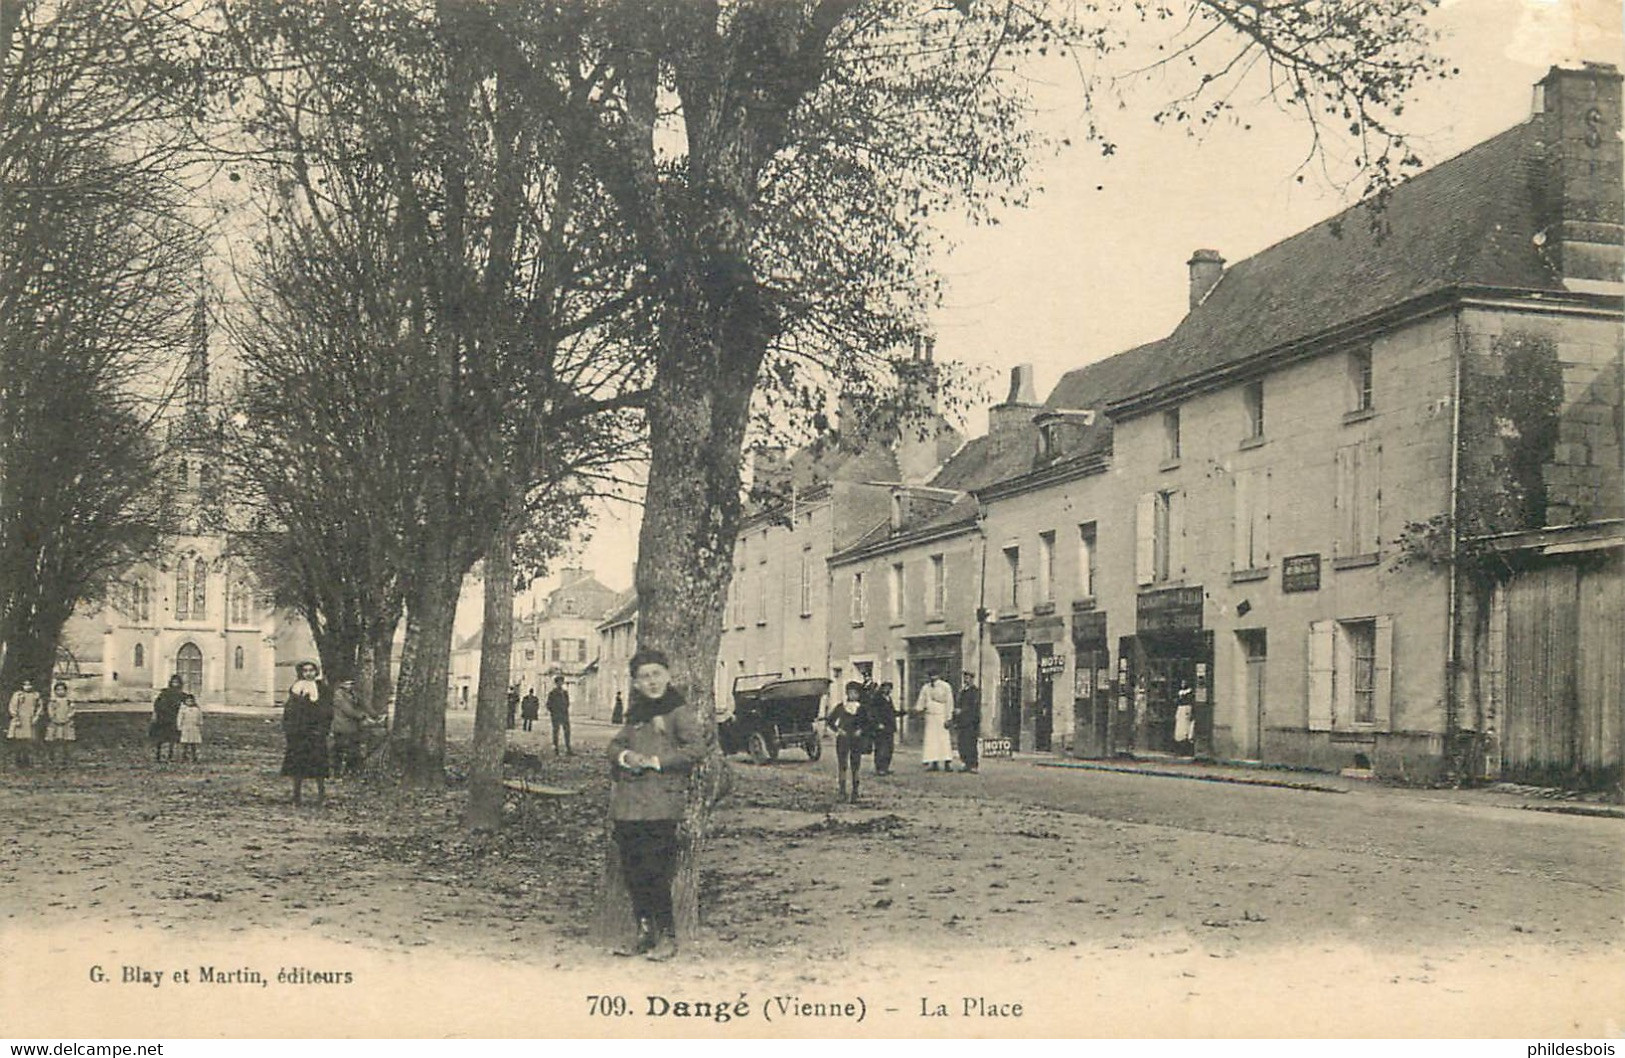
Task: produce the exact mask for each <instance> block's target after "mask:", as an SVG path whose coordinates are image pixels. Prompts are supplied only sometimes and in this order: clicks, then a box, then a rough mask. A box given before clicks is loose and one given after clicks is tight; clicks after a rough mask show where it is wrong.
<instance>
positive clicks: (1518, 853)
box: [0, 714, 1625, 1036]
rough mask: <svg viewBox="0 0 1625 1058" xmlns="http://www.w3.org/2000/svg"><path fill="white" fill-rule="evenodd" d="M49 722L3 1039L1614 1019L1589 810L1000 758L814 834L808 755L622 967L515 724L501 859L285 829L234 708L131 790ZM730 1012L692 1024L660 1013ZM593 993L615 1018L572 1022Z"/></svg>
mask: <svg viewBox="0 0 1625 1058" xmlns="http://www.w3.org/2000/svg"><path fill="white" fill-rule="evenodd" d="M466 724H467V720H466V717H462V716H454V717H453V722H452V727H451V730H452V738H453V754H452V769H453V772H454V773H455V770H456V768H457V767H458V766H459V762H460V760H461V754H462V752H463V749H464V742H463V741H462V740H463V739H464V738H466V735H467V731H466ZM81 727H82V731H83V732H84V736H83V737H84V743H83V744H82V746H81V747H80V748H81V754H80V759H79V761H78V762H77V764H76V765H75V766H74V767H73V768H71V769H68V770H61V771H56V770H50V769H34V770H32V771H29V772H24V773H15V772H8V773H6V774H5V775H4V776H3V784H0V788H3V789H4V791H5V803H6V805H7V808H6V810H5V815H6V817H7V820H8V822H7V825H6V826H5V827H4V828H3V829H0V835H3V836H0V848H3V850H4V851H3V855H0V916H3V918H0V921H3V924H4V932H3V934H0V937H3V939H4V942H5V948H6V949H7V954H8V958H7V959H6V960H5V964H4V969H0V1000H3V1003H4V1008H5V1009H6V1010H7V1011H8V1012H11V1011H16V1012H18V1014H19V1019H20V1020H19V1021H17V1022H16V1028H15V1029H13V1030H10V1031H13V1032H15V1033H17V1034H19V1035H20V1034H39V1035H43V1034H46V1033H52V1034H88V1033H87V1032H86V1030H85V1028H84V1027H83V1026H84V1025H86V1024H87V1023H93V1024H95V1025H96V1026H99V1027H101V1028H103V1029H105V1030H107V1031H114V1030H119V1034H123V1035H133V1034H148V1035H158V1036H186V1035H199V1034H203V1035H211V1034H222V1035H237V1034H243V1033H246V1032H251V1031H254V1030H260V1031H263V1032H266V1033H268V1034H271V1035H280V1034H283V1033H291V1034H309V1035H335V1034H337V1035H350V1034H356V1035H368V1034H385V1035H388V1034H410V1035H424V1034H427V1035H441V1034H455V1035H486V1034H491V1035H546V1034H551V1033H559V1032H565V1033H568V1032H573V1031H583V1032H584V1031H591V1032H595V1033H596V1032H609V1033H612V1034H635V1033H639V1032H650V1031H653V1032H659V1033H662V1034H691V1033H699V1034H704V1033H713V1034H714V1033H726V1034H729V1035H755V1034H772V1033H780V1032H783V1033H787V1034H796V1035H807V1034H815V1035H824V1034H839V1033H850V1032H861V1033H868V1034H874V1035H934V1034H941V1035H972V1036H975V1035H1008V1034H1012V1033H1013V1034H1018V1035H1020V1034H1030V1033H1035V1032H1044V1031H1048V1032H1061V1033H1070V1034H1084V1035H1130V1036H1178V1035H1187V1034H1189V1035H1256V1034H1266V1033H1267V1034H1284V1035H1307V1036H1313V1035H1335V1036H1346V1035H1378V1036H1388V1035H1399V1036H1414V1035H1449V1036H1461V1035H1475V1036H1476V1035H1515V1036H1531V1035H1537V1034H1557V1035H1566V1036H1573V1035H1599V1034H1617V1033H1618V1032H1619V1031H1620V1029H1621V1028H1622V1027H1625V970H1622V967H1625V961H1622V960H1621V959H1620V955H1621V953H1622V952H1621V949H1622V947H1625V945H1622V943H1621V942H1622V940H1625V937H1622V924H1621V913H1622V910H1625V902H1622V900H1621V895H1622V892H1625V881H1622V875H1625V866H1622V865H1625V859H1622V856H1621V851H1622V848H1625V824H1622V823H1621V822H1620V821H1619V820H1614V819H1583V818H1573V817H1566V816H1547V815H1538V814H1535V813H1529V812H1516V811H1510V810H1508V809H1506V808H1504V807H1499V806H1498V805H1497V804H1496V803H1495V802H1494V801H1493V800H1492V799H1489V798H1485V799H1484V800H1483V801H1482V803H1479V802H1474V801H1472V800H1471V799H1469V800H1468V801H1467V803H1463V802H1462V800H1461V799H1459V798H1458V799H1447V798H1430V797H1428V796H1425V795H1420V794H1417V793H1414V792H1406V791H1394V790H1386V789H1380V788H1378V789H1370V790H1362V791H1356V792H1353V793H1346V794H1334V793H1318V792H1307V791H1295V790H1280V789H1261V788H1250V787H1242V786H1221V785H1216V784H1208V783H1194V782H1183V781H1179V780H1172V779H1158V778H1147V777H1143V776H1137V775H1120V774H1114V773H1104V772H1073V771H1062V770H1058V769H1041V768H1035V767H1032V766H1031V765H1029V764H1026V763H1012V762H989V763H988V764H987V765H986V766H985V767H984V770H983V772H982V774H980V775H976V776H970V775H957V774H956V775H927V774H923V773H919V772H917V771H915V770H914V769H911V768H907V767H902V766H901V764H902V762H903V761H905V760H906V753H905V754H901V755H900V767H899V770H898V774H896V775H895V776H892V777H890V778H888V779H884V780H868V779H866V782H865V795H866V796H865V800H864V803H863V804H862V805H860V806H857V807H850V806H842V805H838V804H836V803H835V800H834V797H833V793H834V789H833V788H834V776H833V772H832V770H831V768H832V765H831V762H830V761H829V760H827V759H826V760H824V761H821V762H819V763H818V764H816V765H811V764H806V763H794V762H789V761H786V762H784V763H781V764H779V765H776V766H772V767H766V768H756V767H752V766H750V765H748V764H741V765H738V766H736V774H737V779H738V781H737V784H736V791H735V794H734V796H733V797H732V799H731V800H730V801H729V802H728V803H727V805H726V806H725V807H724V808H723V809H722V811H721V812H720V813H719V818H718V826H717V832H716V834H715V835H714V836H713V838H712V840H711V842H710V844H709V845H708V848H707V851H706V854H705V865H706V867H705V872H704V877H703V884H704V890H703V892H704V898H703V906H704V909H705V918H706V930H705V935H704V936H703V937H702V938H701V940H700V942H699V943H698V944H696V945H693V946H691V947H690V948H689V950H687V951H686V952H685V954H684V958H683V960H682V962H681V963H679V964H671V965H667V966H661V967H656V966H653V965H651V964H647V963H643V962H641V961H626V960H617V959H614V958H612V957H609V956H607V955H604V954H603V953H601V952H599V951H597V950H596V949H595V948H593V947H592V945H591V944H590V943H589V937H588V935H587V933H588V930H587V924H588V922H589V921H590V918H591V910H592V907H593V903H594V900H595V896H596V888H597V882H598V877H599V870H600V860H599V856H600V854H601V850H602V806H603V797H604V789H605V776H604V769H603V766H602V762H601V759H600V757H599V755H598V752H597V749H598V747H599V746H600V745H601V744H602V741H603V739H604V737H605V736H606V734H607V733H606V732H604V731H603V730H602V729H595V728H593V727H591V726H589V725H582V726H581V727H580V729H578V732H577V736H578V743H580V744H581V745H579V747H578V748H579V750H580V755H578V756H576V757H569V758H555V757H553V756H552V754H551V749H550V748H549V747H545V746H544V745H543V742H544V741H545V736H544V735H543V734H542V732H540V731H538V732H533V733H530V734H525V733H516V734H515V736H514V738H513V748H514V750H515V753H516V756H515V758H514V760H513V768H514V771H515V773H516V774H521V773H522V774H527V775H530V776H533V777H534V778H536V779H538V780H539V781H542V782H546V783H548V784H551V785H556V786H561V787H566V788H571V789H576V790H580V791H581V792H580V793H579V794H576V795H573V796H565V797H536V796H522V797H518V798H516V801H515V807H514V811H513V813H512V815H511V816H510V820H509V823H508V825H507V826H505V827H504V829H503V830H502V832H501V833H499V834H496V835H469V834H466V833H465V832H464V831H462V830H461V829H460V827H459V825H458V816H459V812H460V806H461V803H462V800H463V796H464V795H463V793H462V790H461V788H460V785H459V784H457V783H455V782H453V783H452V784H451V785H449V786H448V789H447V790H446V791H445V792H444V793H439V792H436V793H434V794H432V795H430V794H424V795H416V796H412V797H405V798H403V797H401V796H400V795H399V793H398V792H397V791H396V790H394V788H393V787H391V786H389V785H387V784H385V783H384V782H383V781H382V780H379V779H368V780H363V781H359V782H357V781H353V780H345V781H339V782H335V783H333V784H332V796H331V800H330V804H329V806H328V807H327V808H326V809H325V810H321V811H318V810H315V809H312V808H308V807H307V808H302V809H295V808H294V807H293V806H291V805H290V804H289V803H288V790H287V788H286V783H285V781H283V780H279V779H278V778H277V776H276V766H277V763H278V760H279V754H280V737H279V732H278V729H277V727H276V724H275V722H274V718H273V717H272V716H270V715H269V714H268V715H265V716H259V717H256V716H222V717H215V718H212V719H211V725H210V740H211V741H210V744H209V745H208V746H206V747H205V759H204V761H203V763H202V764H201V765H195V766H194V765H182V764H164V765H154V764H153V763H152V762H151V760H150V758H149V757H148V756H147V752H146V750H145V749H144V747H142V746H141V745H140V742H139V736H140V733H141V731H140V721H139V719H138V718H135V717H131V716H122V717H121V716H111V715H109V716H98V717H91V718H87V721H86V722H85V723H83V724H82V725H81ZM788 756H798V755H796V754H787V757H788ZM126 967H133V968H135V969H136V970H137V974H136V977H135V979H134V980H131V981H129V982H128V983H126V982H125V980H124V979H123V978H124V975H125V974H126V970H125V968H126ZM204 967H210V968H211V972H210V974H209V976H211V977H213V978H214V979H215V981H214V983H212V984H209V986H208V987H200V984H199V978H200V976H202V975H203V969H204ZM97 968H100V972H101V973H102V974H103V975H105V976H107V977H109V978H111V979H110V980H107V981H99V980H96V979H95V978H96V975H97ZM180 970H184V972H185V976H186V978H187V979H186V980H184V981H182V980H179V979H178V978H176V977H175V976H174V973H175V972H176V971H180ZM236 971H241V972H240V973H238V974H237V977H236V979H229V980H222V975H225V974H227V973H230V972H236ZM283 971H285V972H283ZM142 972H146V973H149V974H150V973H154V972H156V973H158V974H159V975H160V976H161V977H162V975H164V974H168V975H169V976H168V977H167V978H164V979H163V980H160V982H159V983H158V984H156V985H154V984H152V983H151V982H150V981H148V980H147V979H144V978H142V977H141V976H140V974H141V973H142ZM279 972H282V977H283V980H280V981H279V980H277V977H278V974H279ZM330 973H331V974H348V975H350V980H349V981H347V982H336V981H335V982H330V981H328V980H326V975H328V974H330ZM249 974H252V975H254V976H257V977H258V978H259V981H260V982H263V983H258V982H256V981H255V980H254V979H253V978H252V977H249V976H248V975H249ZM317 975H319V977H318V976H317ZM307 978H309V979H308V980H307ZM165 980H167V984H166V983H164V981H165ZM166 989H167V990H166ZM741 993H744V994H745V996H746V1005H747V1007H748V1008H749V1012H748V1013H747V1014H746V1015H744V1016H738V1015H737V1012H736V1013H733V1014H729V1015H728V1016H727V1020H726V1021H725V1022H722V1021H719V1020H718V1019H717V1018H716V1017H715V1016H714V1011H710V1010H709V1008H707V1013H708V1016H706V1017H688V1018H682V1017H678V1016H677V1015H675V1014H672V1013H671V1011H670V1010H667V1011H665V1012H661V1011H660V1010H659V1007H660V1002H666V1003H667V1004H668V1006H669V1005H670V1003H671V1002H672V1001H673V999H674V998H677V997H680V996H688V997H689V998H690V999H695V998H699V999H702V1000H703V1001H705V1002H707V1003H710V1002H712V1001H714V1000H716V999H717V998H718V997H725V998H727V999H728V1000H729V1002H730V1003H737V1002H738V1001H739V996H740V994H741ZM594 995H598V996H611V997H619V998H620V999H624V1000H625V1002H626V1012H625V1013H617V1012H616V1010H605V1011H601V1012H599V1013H597V1014H595V1013H593V1007H594V1001H593V1000H591V999H590V998H589V997H591V996H594ZM775 995H777V996H781V997H782V996H789V995H797V996H801V997H802V999H801V1000H799V1001H798V1002H810V1003H812V1004H813V1005H812V1006H811V1007H808V1009H817V1010H819V1011H830V1010H834V1011H836V1012H835V1013H827V1012H826V1013H820V1014H818V1015H807V1016H797V1015H793V1014H786V1013H785V1012H784V1010H790V1009H793V1008H794V1007H795V1004H794V1003H785V1002H784V1001H782V1000H781V1001H780V1006H781V1007H783V1008H784V1009H782V1010H780V1011H779V1017H778V1019H777V1020H770V1018H771V1016H772V1013H773V1007H772V1005H771V1003H772V999H771V997H773V996H775ZM650 996H655V997H656V999H657V1000H659V1002H657V1001H656V1000H652V999H650V998H649V997H650ZM841 997H847V999H852V998H855V999H857V1000H859V1001H861V1003H862V1006H863V1014H862V1017H863V1020H862V1021H861V1022H856V1023H855V1016H854V1015H851V1014H848V1013H844V1011H845V1010H846V1007H844V1006H841V1005H840V1003H838V1002H837V1000H841V1002H845V1001H846V1000H842V999H841ZM1018 1004H1019V1005H1020V1007H1021V1013H1020V1014H1019V1015H1016V1014H1013V1013H1012V1012H1011V1011H1012V1008H1013V1007H1015V1006H1016V1005H1018ZM614 1005H615V1006H616V1008H617V1009H619V1004H618V1003H617V1004H614ZM938 1008H940V1009H941V1010H942V1011H943V1013H942V1014H941V1015H940V1016H939V1015H938V1013H937V1011H938ZM673 1009H676V1008H673ZM724 1026H725V1027H724Z"/></svg>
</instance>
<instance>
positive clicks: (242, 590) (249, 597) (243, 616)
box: [227, 573, 254, 625]
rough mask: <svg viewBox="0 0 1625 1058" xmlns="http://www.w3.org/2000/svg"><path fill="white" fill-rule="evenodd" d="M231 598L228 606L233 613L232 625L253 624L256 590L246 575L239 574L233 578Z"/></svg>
mask: <svg viewBox="0 0 1625 1058" xmlns="http://www.w3.org/2000/svg"><path fill="white" fill-rule="evenodd" d="M230 591H231V597H230V601H229V602H228V603H227V606H228V607H229V609H230V612H231V614H230V615H231V623H232V624H234V625H246V624H252V623H253V621H254V589H253V586H252V585H250V584H249V582H248V577H247V575H245V574H242V573H237V574H234V575H233V576H232V578H231V587H230Z"/></svg>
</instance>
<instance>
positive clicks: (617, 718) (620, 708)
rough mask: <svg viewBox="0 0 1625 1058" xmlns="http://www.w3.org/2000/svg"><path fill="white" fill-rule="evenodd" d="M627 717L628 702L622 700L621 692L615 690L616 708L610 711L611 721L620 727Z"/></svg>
mask: <svg viewBox="0 0 1625 1058" xmlns="http://www.w3.org/2000/svg"><path fill="white" fill-rule="evenodd" d="M625 717H626V703H625V702H624V701H622V700H621V692H620V691H616V692H615V708H613V709H611V710H610V711H609V722H610V723H612V724H614V725H615V726H617V727H619V726H620V725H621V722H622V720H624V719H625Z"/></svg>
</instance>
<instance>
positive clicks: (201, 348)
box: [182, 291, 209, 418]
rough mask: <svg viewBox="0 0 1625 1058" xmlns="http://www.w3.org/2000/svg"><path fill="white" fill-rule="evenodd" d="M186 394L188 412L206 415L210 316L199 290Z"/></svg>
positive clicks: (185, 380)
mask: <svg viewBox="0 0 1625 1058" xmlns="http://www.w3.org/2000/svg"><path fill="white" fill-rule="evenodd" d="M182 385H183V386H184V391H185V396H186V414H187V416H188V417H189V418H190V417H192V416H197V417H200V418H201V417H204V416H206V414H207V410H208V404H209V316H208V309H207V306H206V305H205V304H204V300H203V292H202V291H199V292H198V296H197V304H196V305H194V306H193V308H192V341H191V348H190V349H188V350H187V356H186V375H185V378H184V379H183V380H182Z"/></svg>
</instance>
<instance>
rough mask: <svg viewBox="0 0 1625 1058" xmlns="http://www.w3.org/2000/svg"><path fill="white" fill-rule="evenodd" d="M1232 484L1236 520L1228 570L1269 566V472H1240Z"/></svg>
mask: <svg viewBox="0 0 1625 1058" xmlns="http://www.w3.org/2000/svg"><path fill="white" fill-rule="evenodd" d="M1234 481H1235V485H1234V489H1235V516H1234V523H1233V524H1234V543H1233V553H1232V555H1231V559H1230V563H1231V568H1232V569H1235V570H1251V569H1263V568H1265V567H1267V566H1268V565H1269V564H1270V540H1269V518H1270V514H1269V505H1270V499H1269V491H1270V475H1269V471H1267V470H1246V471H1242V472H1241V473H1238V474H1237V475H1236V476H1235V479H1234Z"/></svg>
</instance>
